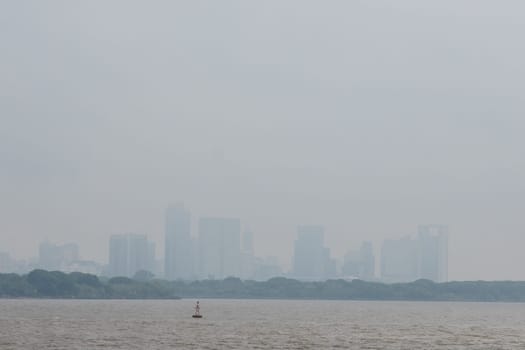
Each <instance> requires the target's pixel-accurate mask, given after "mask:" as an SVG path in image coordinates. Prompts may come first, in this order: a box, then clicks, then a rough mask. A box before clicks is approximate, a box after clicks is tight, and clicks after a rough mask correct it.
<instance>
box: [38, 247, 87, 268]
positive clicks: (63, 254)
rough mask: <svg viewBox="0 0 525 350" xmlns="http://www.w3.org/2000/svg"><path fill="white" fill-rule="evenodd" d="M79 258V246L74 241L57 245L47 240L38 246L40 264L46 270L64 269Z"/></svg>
mask: <svg viewBox="0 0 525 350" xmlns="http://www.w3.org/2000/svg"><path fill="white" fill-rule="evenodd" d="M77 260H79V254H78V246H77V245H76V244H73V243H69V244H64V245H56V244H53V243H50V242H48V241H45V242H42V243H40V246H39V248H38V266H39V267H40V268H42V269H45V270H49V271H54V270H60V271H63V270H66V269H67V268H68V266H69V265H70V264H71V263H73V262H74V261H77Z"/></svg>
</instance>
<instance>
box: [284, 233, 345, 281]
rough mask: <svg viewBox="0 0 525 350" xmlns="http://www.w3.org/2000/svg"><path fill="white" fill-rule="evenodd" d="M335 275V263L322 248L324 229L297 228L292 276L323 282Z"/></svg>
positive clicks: (324, 248)
mask: <svg viewBox="0 0 525 350" xmlns="http://www.w3.org/2000/svg"><path fill="white" fill-rule="evenodd" d="M335 275H336V264H335V261H334V260H333V259H331V258H330V250H329V249H328V248H326V247H325V246H324V227H323V226H317V225H306V226H299V227H298V228H297V239H296V240H295V245H294V256H293V276H294V277H295V278H298V279H303V280H324V279H326V278H332V277H335Z"/></svg>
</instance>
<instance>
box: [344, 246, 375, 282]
mask: <svg viewBox="0 0 525 350" xmlns="http://www.w3.org/2000/svg"><path fill="white" fill-rule="evenodd" d="M342 273H343V276H345V277H346V278H359V279H362V280H372V279H374V278H375V255H374V248H373V246H372V243H371V242H363V244H362V245H361V249H360V250H359V251H349V252H347V253H346V254H345V257H344V262H343V268H342Z"/></svg>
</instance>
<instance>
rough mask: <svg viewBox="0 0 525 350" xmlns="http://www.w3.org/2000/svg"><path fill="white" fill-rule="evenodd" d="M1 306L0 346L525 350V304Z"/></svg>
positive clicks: (220, 302) (244, 302) (162, 302)
mask: <svg viewBox="0 0 525 350" xmlns="http://www.w3.org/2000/svg"><path fill="white" fill-rule="evenodd" d="M193 304H194V300H189V299H186V300H158V301H138V300H114V301H109V300H102V301H101V300H91V301H89V300H1V299H0V349H2V350H4V349H323V348H333V349H335V348H340V349H476V350H477V349H525V304H502V303H448V302H440V303H428V302H369V301H363V302H361V301H285V300H208V299H205V300H201V311H202V313H203V314H204V318H203V319H193V318H191V314H192V312H193V309H192V308H193Z"/></svg>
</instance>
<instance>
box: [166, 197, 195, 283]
mask: <svg viewBox="0 0 525 350" xmlns="http://www.w3.org/2000/svg"><path fill="white" fill-rule="evenodd" d="M193 259H194V257H193V247H192V238H191V215H190V212H189V211H188V210H187V209H185V208H184V205H183V204H177V205H172V206H170V207H168V209H166V217H165V254H164V275H165V277H166V279H168V280H175V279H189V278H192V277H193V275H194V266H193V265H194V264H193Z"/></svg>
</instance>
